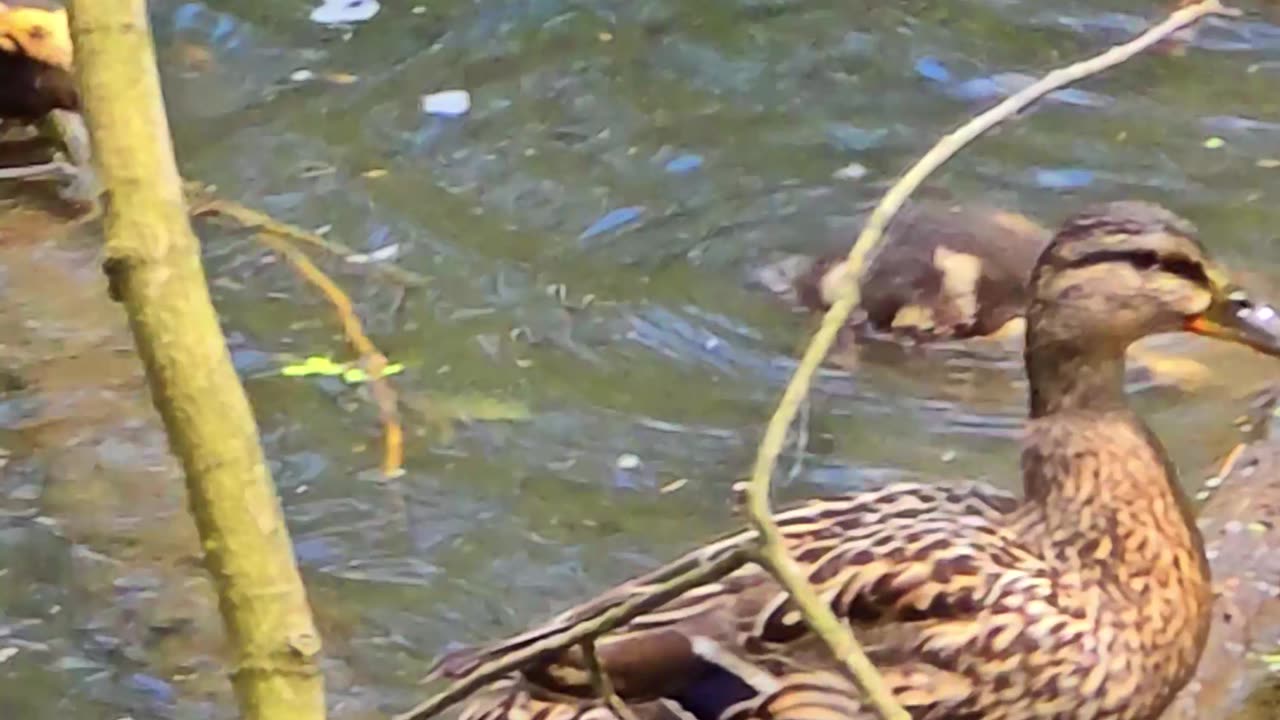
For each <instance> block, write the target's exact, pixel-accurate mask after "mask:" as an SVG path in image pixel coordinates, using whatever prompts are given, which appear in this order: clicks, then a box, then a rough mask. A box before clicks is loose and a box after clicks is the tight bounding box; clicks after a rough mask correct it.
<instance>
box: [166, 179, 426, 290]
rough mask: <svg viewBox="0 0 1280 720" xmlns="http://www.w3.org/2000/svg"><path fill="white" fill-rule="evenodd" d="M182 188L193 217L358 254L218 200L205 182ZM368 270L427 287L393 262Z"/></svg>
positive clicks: (423, 280)
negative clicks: (212, 217) (231, 222)
mask: <svg viewBox="0 0 1280 720" xmlns="http://www.w3.org/2000/svg"><path fill="white" fill-rule="evenodd" d="M183 189H184V190H185V191H186V194H187V202H188V204H189V205H190V207H191V214H192V215H195V216H200V215H218V216H221V217H225V218H229V219H231V220H234V221H235V222H236V223H237V224H239V225H241V226H242V227H245V228H247V229H249V230H255V231H257V232H259V233H260V234H262V235H274V236H276V237H281V238H285V239H288V240H291V241H293V242H300V243H305V244H307V245H313V246H315V247H317V248H320V249H321V250H324V251H325V252H327V253H329V254H331V255H336V256H338V257H341V258H346V257H350V256H352V255H356V254H357V253H356V251H355V250H352V249H351V248H349V247H347V246H346V245H344V244H343V243H341V242H338V241H337V240H329V239H326V238H323V237H321V236H319V235H317V234H316V233H313V232H310V231H308V230H304V229H303V228H300V227H298V226H297V225H290V224H289V223H285V222H281V221H279V220H276V219H275V218H273V217H271V216H270V215H268V214H266V213H264V212H262V211H260V210H254V209H253V208H251V207H246V206H245V205H241V204H240V203H237V202H234V201H231V200H227V199H225V198H220V197H217V196H216V195H214V194H213V192H212V190H211V189H210V188H209V187H208V186H206V185H204V184H203V183H200V182H194V181H190V182H187V183H185V185H184V188H183ZM369 267H370V268H371V269H372V270H373V271H374V272H378V273H381V274H383V275H385V276H386V277H387V278H388V279H390V280H393V281H395V282H396V283H399V284H400V285H403V286H405V287H420V286H422V285H426V284H427V279H426V278H424V277H422V276H421V275H419V274H417V273H415V272H413V271H411V270H406V269H404V268H402V267H400V266H399V265H395V264H393V263H372V264H371V265H370V266H369Z"/></svg>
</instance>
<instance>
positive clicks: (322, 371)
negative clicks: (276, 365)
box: [280, 355, 347, 377]
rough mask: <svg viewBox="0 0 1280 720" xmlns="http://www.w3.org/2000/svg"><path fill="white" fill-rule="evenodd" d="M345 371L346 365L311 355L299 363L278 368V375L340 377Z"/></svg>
mask: <svg viewBox="0 0 1280 720" xmlns="http://www.w3.org/2000/svg"><path fill="white" fill-rule="evenodd" d="M346 369H347V366H346V365H341V364H339V363H336V362H334V361H333V360H331V359H330V358H327V357H322V356H320V355H312V356H311V357H309V358H307V359H306V360H303V361H302V362H300V363H294V364H293V365H286V366H284V367H283V368H280V374H281V375H284V376H285V377H307V376H310V375H326V376H330V377H331V376H334V375H341V374H342V373H343V372H345V371H346Z"/></svg>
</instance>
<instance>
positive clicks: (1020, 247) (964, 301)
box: [795, 203, 1051, 340]
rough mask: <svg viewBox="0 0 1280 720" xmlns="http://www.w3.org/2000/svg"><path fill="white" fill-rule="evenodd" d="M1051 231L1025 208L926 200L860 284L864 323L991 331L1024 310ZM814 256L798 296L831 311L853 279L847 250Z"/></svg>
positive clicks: (949, 334)
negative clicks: (847, 265) (845, 264)
mask: <svg viewBox="0 0 1280 720" xmlns="http://www.w3.org/2000/svg"><path fill="white" fill-rule="evenodd" d="M1050 238H1051V233H1050V232H1049V231H1048V230H1047V229H1045V228H1044V227H1042V226H1041V225H1039V224H1038V223H1036V222H1035V221H1034V220H1031V219H1030V218H1028V217H1026V216H1025V215H1021V214H1019V213H1015V212H1010V211H1007V210H1000V209H996V208H991V207H984V206H969V207H957V206H945V205H942V204H939V203H921V204H918V205H915V206H912V207H910V208H909V209H908V210H906V211H905V212H903V213H902V214H901V215H900V216H899V217H898V218H897V219H896V220H894V222H893V224H892V225H891V226H890V228H889V232H888V237H887V238H886V242H885V243H884V245H883V250H881V251H880V253H879V254H878V255H877V256H876V257H875V258H874V260H873V261H872V263H871V266H870V267H869V268H868V269H867V273H866V275H865V277H863V279H862V284H861V300H862V302H861V309H862V312H863V314H864V316H865V323H866V325H867V326H869V328H870V329H871V330H874V331H876V332H880V333H888V334H894V335H899V336H904V337H910V338H913V339H916V340H945V339H950V338H967V337H975V336H981V335H990V334H992V333H995V332H997V331H998V330H1000V329H1001V328H1002V327H1004V325H1005V324H1006V323H1008V322H1009V321H1010V320H1012V319H1014V318H1016V317H1019V316H1021V315H1022V314H1023V312H1024V311H1025V309H1026V305H1027V300H1028V295H1027V283H1028V280H1029V279H1030V275H1031V268H1032V267H1033V266H1034V265H1035V261H1036V258H1037V257H1039V255H1040V252H1041V251H1042V250H1043V249H1044V247H1045V246H1046V245H1047V244H1048V242H1049V240H1050ZM845 240H846V242H845V244H844V247H843V249H841V250H839V251H833V252H832V253H829V254H827V255H823V256H822V257H819V258H818V259H817V260H815V261H813V262H812V263H811V264H810V265H809V267H808V268H807V269H806V270H804V271H803V272H801V273H800V274H799V276H798V277H797V279H796V281H795V292H796V296H797V298H798V300H799V302H800V303H801V304H803V305H804V306H806V307H809V308H811V309H825V308H827V307H829V306H830V304H831V302H832V300H833V299H834V298H835V297H836V295H837V294H838V293H839V292H840V284H841V283H845V282H849V281H850V280H849V278H848V276H847V273H846V272H844V271H843V265H842V263H841V261H842V260H843V254H844V251H845V250H847V247H848V244H847V240H848V239H847V238H846V239H845Z"/></svg>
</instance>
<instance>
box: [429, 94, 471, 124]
mask: <svg viewBox="0 0 1280 720" xmlns="http://www.w3.org/2000/svg"><path fill="white" fill-rule="evenodd" d="M470 111H471V93H469V92H467V91H466V90H442V91H440V92H435V93H431V94H429V95H423V96H422V112H424V113H426V114H428V115H445V116H447V117H458V116H459V115H466V114H467V113H468V112H470Z"/></svg>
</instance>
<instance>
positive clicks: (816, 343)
mask: <svg viewBox="0 0 1280 720" xmlns="http://www.w3.org/2000/svg"><path fill="white" fill-rule="evenodd" d="M1235 14H1237V13H1236V11H1234V10H1230V9H1228V8H1226V7H1224V6H1223V5H1222V4H1221V2H1219V0H1206V1H1205V2H1199V3H1196V4H1194V5H1190V6H1188V7H1184V8H1182V9H1180V10H1177V11H1176V12H1174V13H1173V14H1171V15H1170V16H1169V17H1168V18H1166V19H1165V20H1164V21H1163V22H1161V23H1159V24H1157V25H1154V26H1152V27H1151V28H1149V29H1148V30H1147V31H1146V32H1144V33H1142V34H1141V35H1139V36H1138V37H1136V38H1134V39H1133V40H1131V41H1129V42H1127V43H1125V44H1123V45H1117V46H1115V47H1113V48H1111V49H1110V50H1107V51H1106V52H1104V53H1102V54H1100V55H1097V56H1095V57H1093V58H1090V59H1088V60H1084V61H1081V62H1078V63H1074V64H1072V65H1069V66H1067V67H1064V68H1059V69H1057V70H1054V71H1052V72H1050V73H1049V74H1047V75H1045V76H1044V77H1043V78H1041V79H1040V80H1039V81H1037V82H1035V83H1033V84H1031V85H1029V86H1027V87H1026V88H1023V89H1022V90H1020V91H1018V92H1016V93H1014V94H1013V95H1010V96H1009V97H1008V98H1006V99H1005V100H1004V101H1002V102H1000V103H999V104H997V105H996V106H995V107H993V108H991V109H990V110H987V111H986V112H983V113H982V114H980V115H978V116H977V117H975V118H973V119H972V120H970V121H969V122H967V123H965V124H964V125H962V126H960V127H959V128H958V129H956V130H955V131H953V132H952V133H950V134H949V135H947V136H945V137H943V138H942V139H941V140H940V141H938V143H937V144H936V145H934V146H933V148H932V149H930V150H929V152H927V153H925V155H924V156H923V157H922V158H920V160H919V161H917V162H916V164H915V165H913V166H912V167H911V169H910V170H908V171H907V172H906V173H905V174H904V175H903V176H902V177H901V178H900V179H899V180H898V181H897V182H896V183H895V184H894V185H893V187H891V188H890V189H889V191H888V192H887V193H885V195H884V198H883V199H881V201H880V203H879V204H878V205H876V208H875V210H874V211H872V213H871V216H870V218H869V219H868V220H867V224H866V225H865V226H864V227H863V229H862V232H861V233H860V234H859V235H858V239H857V240H856V241H855V242H854V244H853V247H852V248H851V249H850V250H849V255H848V257H847V258H846V259H845V262H846V263H847V266H848V272H847V275H848V276H849V277H850V278H851V281H850V282H848V283H846V284H845V285H844V287H842V288H841V289H842V291H843V295H842V297H840V298H839V299H838V300H837V301H836V302H835V303H833V304H832V306H831V308H830V309H828V310H827V312H826V314H825V315H824V316H823V318H822V325H821V327H820V328H819V329H818V331H817V332H816V333H815V334H814V336H813V339H812V340H811V341H810V343H809V346H808V347H807V348H806V349H805V352H804V355H803V356H802V358H801V360H800V363H799V365H798V366H797V367H796V370H795V373H794V374H793V375H792V376H791V381H790V382H789V383H788V384H787V388H786V390H785V391H784V392H783V395H782V399H781V400H780V401H779V403H778V408H777V410H776V411H775V412H774V413H773V416H772V417H771V418H770V419H769V424H768V426H767V428H766V429H765V434H764V438H763V439H762V440H761V443H760V448H759V452H758V454H757V456H756V463H755V466H754V468H753V470H752V474H751V480H750V482H749V484H748V485H747V490H746V503H745V505H746V511H747V516H748V519H749V520H750V522H751V524H752V525H753V526H754V527H755V528H756V530H757V531H758V532H759V533H760V547H759V550H758V551H757V556H758V557H757V558H756V560H757V562H759V563H760V564H762V565H763V566H764V567H765V568H766V569H768V570H769V572H770V573H772V574H773V576H774V577H775V578H777V580H778V582H779V583H781V584H782V585H783V587H785V588H786V589H787V591H788V592H789V593H790V594H791V597H792V600H793V601H794V602H795V604H796V607H797V609H799V611H800V613H801V614H802V615H803V616H804V620H805V622H806V623H807V624H808V625H809V627H810V628H811V629H812V630H813V631H814V633H815V634H817V635H818V636H819V637H821V638H822V639H823V641H824V642H825V643H826V644H827V646H828V647H830V648H831V651H832V653H833V654H834V655H835V656H836V657H837V658H838V659H840V660H841V661H842V662H843V663H844V665H845V666H846V668H847V669H848V670H849V672H850V673H852V675H853V677H854V680H855V681H856V682H857V684H858V687H859V689H860V690H861V691H862V692H863V693H864V694H865V695H866V697H867V700H868V701H869V702H870V703H871V704H872V705H874V706H875V707H876V710H877V711H878V712H879V713H880V715H881V717H883V718H885V720H909V718H910V715H908V714H907V712H906V710H904V709H903V708H902V706H901V704H899V703H898V701H897V700H896V699H895V698H894V696H893V694H892V693H891V692H889V690H888V689H887V688H886V687H885V684H884V680H883V678H882V677H881V676H880V673H879V671H878V670H876V668H875V666H874V665H873V664H872V663H871V661H870V659H869V658H868V657H867V656H866V653H865V652H863V650H862V648H861V646H860V645H859V644H858V641H857V639H855V638H854V636H853V632H852V631H851V630H850V629H849V627H848V626H847V625H846V624H845V623H842V622H841V621H840V620H839V619H838V618H837V617H836V615H835V613H834V612H832V610H831V607H830V605H828V604H827V603H826V602H824V601H823V600H822V599H821V598H820V597H818V594H817V592H816V591H815V590H814V588H813V586H812V585H811V584H810V583H809V581H808V579H807V578H806V577H805V574H804V573H803V571H802V570H801V569H800V566H799V565H798V564H797V563H796V562H795V560H794V559H792V558H791V556H790V555H789V554H788V553H787V549H786V547H785V545H784V544H783V540H782V533H781V531H780V530H779V529H778V526H777V524H776V523H775V522H774V521H773V518H772V509H771V507H770V502H769V494H770V492H769V491H770V481H771V480H772V478H773V472H774V468H775V467H776V466H777V463H778V456H779V455H780V454H781V452H782V450H783V447H784V446H785V444H786V438H787V432H788V430H789V429H790V427H791V425H792V423H793V422H794V421H795V417H796V414H797V412H798V411H799V408H800V405H801V403H803V402H804V399H805V397H806V396H807V395H808V393H809V387H810V385H811V384H812V382H813V376H814V374H815V373H816V372H817V370H818V367H819V365H821V363H822V361H823V360H824V359H825V358H826V356H827V353H828V352H829V351H830V350H831V346H832V344H833V343H834V342H835V338H836V336H837V334H838V333H839V331H840V328H841V327H843V326H844V324H845V322H846V320H847V319H848V317H849V315H850V313H852V312H853V309H854V308H855V307H856V306H857V304H858V302H859V295H858V283H859V280H860V278H861V275H862V272H863V269H864V267H865V265H866V262H867V259H868V258H869V257H870V255H871V252H872V251H873V250H874V249H875V248H876V246H877V245H878V244H879V243H880V241H881V238H882V237H883V235H884V231H885V228H887V227H888V225H889V221H890V220H892V219H893V217H894V215H895V214H897V212H898V211H899V210H900V209H901V208H902V206H903V205H904V204H905V203H906V201H907V199H908V198H909V197H910V196H911V194H912V193H914V192H915V191H916V190H917V189H918V188H919V187H920V185H922V184H923V183H924V181H925V179H926V178H928V177H929V175H931V174H932V173H933V172H934V171H935V170H937V169H938V168H939V167H941V166H942V165H943V164H944V163H946V162H947V161H948V160H950V159H951V158H952V157H953V156H954V155H955V154H956V153H958V152H959V151H960V150H961V149H963V148H964V147H965V146H966V145H968V144H969V143H970V142H972V141H974V140H975V139H977V138H978V137H979V136H981V135H982V134H983V133H985V132H987V131H988V130H990V129H991V128H993V127H995V126H996V125H998V124H1000V123H1001V122H1003V121H1005V120H1007V119H1009V118H1010V117H1013V116H1014V115H1016V114H1017V113H1019V112H1021V111H1022V110H1025V109H1026V108H1027V107H1029V106H1030V105H1031V104H1032V103H1034V102H1035V101H1037V100H1039V99H1040V98H1042V97H1044V96H1045V95H1048V94H1049V93H1051V92H1053V91H1054V90H1057V89H1059V88H1062V87H1065V86H1066V85H1069V84H1071V83H1074V82H1076V81H1078V80H1081V79H1084V78H1086V77H1089V76H1091V75H1095V74H1097V73H1099V72H1102V71H1103V70H1106V69H1108V68H1111V67H1114V66H1116V65H1119V64H1120V63H1123V62H1125V61H1126V60H1129V59H1130V58H1132V57H1134V56H1135V55H1137V54H1138V53H1141V52H1142V51H1144V50H1147V49H1148V48H1150V47H1152V46H1153V45H1155V44H1157V43H1159V42H1160V41H1161V40H1163V39H1165V38H1167V37H1169V36H1170V35H1172V34H1174V33H1176V32H1177V31H1179V30H1181V29H1183V28H1185V27H1188V26H1190V25H1192V24H1193V23H1195V22H1196V21H1198V20H1200V19H1201V18H1203V17H1206V16H1208V15H1235Z"/></svg>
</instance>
